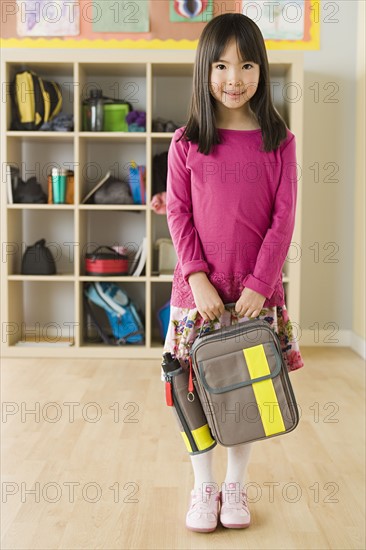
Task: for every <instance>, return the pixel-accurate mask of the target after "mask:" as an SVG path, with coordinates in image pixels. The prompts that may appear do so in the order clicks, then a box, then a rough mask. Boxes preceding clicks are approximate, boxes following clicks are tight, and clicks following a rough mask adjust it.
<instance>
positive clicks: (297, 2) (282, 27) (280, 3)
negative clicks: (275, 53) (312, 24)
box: [242, 0, 305, 40]
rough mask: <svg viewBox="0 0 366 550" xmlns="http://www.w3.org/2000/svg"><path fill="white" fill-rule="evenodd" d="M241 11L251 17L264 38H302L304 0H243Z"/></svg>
mask: <svg viewBox="0 0 366 550" xmlns="http://www.w3.org/2000/svg"><path fill="white" fill-rule="evenodd" d="M242 13H243V14H244V15H247V16H248V17H250V18H251V19H253V21H254V22H255V23H256V24H257V25H258V27H259V28H260V30H261V32H262V34H263V37H264V39H265V40H303V39H304V36H305V1H304V0H291V2H289V0H275V1H268V0H256V1H255V2H251V1H244V2H243V9H242Z"/></svg>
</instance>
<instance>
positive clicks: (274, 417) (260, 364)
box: [243, 344, 286, 436]
mask: <svg viewBox="0 0 366 550" xmlns="http://www.w3.org/2000/svg"><path fill="white" fill-rule="evenodd" d="M243 353H244V357H245V360H246V364H247V367H248V371H249V375H250V378H251V379H252V380H253V379H255V378H260V377H261V376H266V375H268V374H270V373H271V371H270V369H269V365H268V361H267V357H266V354H265V351H264V347H263V344H259V345H258V346H253V347H251V348H248V349H243ZM252 388H253V392H254V396H255V399H256V401H257V405H258V408H259V412H260V415H261V419H262V424H263V428H264V432H265V434H266V436H268V435H273V434H277V433H280V432H284V431H286V428H285V425H284V423H283V417H282V413H281V410H280V407H279V404H278V399H277V395H276V392H275V389H274V386H273V381H272V378H267V380H260V381H259V382H253V384H252Z"/></svg>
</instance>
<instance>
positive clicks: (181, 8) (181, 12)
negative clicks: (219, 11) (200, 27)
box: [170, 0, 213, 23]
mask: <svg viewBox="0 0 366 550" xmlns="http://www.w3.org/2000/svg"><path fill="white" fill-rule="evenodd" d="M212 16H213V13H212V0H170V21H172V22H174V23H179V22H185V23H187V22H189V23H195V22H199V23H202V22H206V21H209V20H210V19H212Z"/></svg>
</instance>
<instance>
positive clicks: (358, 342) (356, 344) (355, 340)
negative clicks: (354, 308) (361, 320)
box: [350, 331, 366, 359]
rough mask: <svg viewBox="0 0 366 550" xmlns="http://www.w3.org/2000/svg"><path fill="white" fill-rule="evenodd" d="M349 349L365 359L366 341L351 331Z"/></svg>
mask: <svg viewBox="0 0 366 550" xmlns="http://www.w3.org/2000/svg"><path fill="white" fill-rule="evenodd" d="M350 347H351V348H352V349H353V351H355V352H356V353H358V355H360V356H361V357H362V358H363V359H366V340H365V339H363V338H361V336H359V335H358V334H356V333H355V332H353V331H351V343H350Z"/></svg>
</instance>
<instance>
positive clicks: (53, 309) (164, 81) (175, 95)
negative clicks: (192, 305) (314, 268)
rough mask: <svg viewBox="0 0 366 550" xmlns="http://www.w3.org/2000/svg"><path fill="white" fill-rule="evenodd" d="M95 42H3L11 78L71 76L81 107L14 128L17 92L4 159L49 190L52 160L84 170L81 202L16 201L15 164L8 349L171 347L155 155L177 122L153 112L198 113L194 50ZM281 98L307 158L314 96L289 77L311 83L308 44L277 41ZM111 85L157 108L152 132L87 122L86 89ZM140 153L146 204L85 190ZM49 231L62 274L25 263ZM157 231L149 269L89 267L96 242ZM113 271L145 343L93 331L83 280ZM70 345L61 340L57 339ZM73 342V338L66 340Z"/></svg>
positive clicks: (4, 224) (4, 207)
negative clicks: (68, 121) (96, 200)
mask: <svg viewBox="0 0 366 550" xmlns="http://www.w3.org/2000/svg"><path fill="white" fill-rule="evenodd" d="M90 57H91V56H90V52H88V51H83V50H80V51H67V50H65V51H58V50H47V51H42V50H34V51H31V50H30V51H26V50H16V49H13V50H10V49H9V50H4V51H3V52H2V59H1V74H2V89H3V90H7V89H8V87H7V85H8V84H9V83H10V82H11V81H12V79H13V76H14V73H15V72H16V71H18V70H20V69H23V68H24V67H26V68H29V69H31V70H33V71H35V72H36V73H38V74H39V75H40V76H41V77H43V78H45V79H52V80H56V81H58V82H59V83H60V85H61V88H62V95H63V112H64V113H67V114H73V116H74V131H72V132H51V131H47V132H42V131H38V132H26V131H24V132H23V131H22V132H19V131H13V130H11V129H10V127H11V105H10V97H9V96H7V98H6V101H3V102H2V104H1V158H2V160H3V166H4V165H5V164H4V163H8V164H15V165H16V166H18V167H19V169H20V175H21V177H22V178H23V179H28V178H29V177H31V176H33V175H35V176H36V177H37V181H39V182H40V183H41V185H42V187H43V189H44V191H45V192H47V175H48V173H49V171H50V167H51V166H52V164H55V165H57V166H63V167H66V168H70V169H72V170H73V171H74V203H73V204H63V205H56V204H9V203H8V200H7V182H6V174H5V172H6V171H5V170H2V182H1V183H2V185H1V234H2V241H3V245H2V249H3V251H2V262H1V276H2V282H1V318H2V335H1V352H2V355H3V356H28V357H31V356H34V357H37V356H44V357H59V356H65V357H90V358H92V357H100V358H107V357H111V358H119V357H124V358H141V359H143V358H160V357H161V355H162V350H163V340H162V337H161V334H160V332H159V323H158V318H157V312H158V310H159V308H161V307H162V306H163V305H164V304H165V303H166V302H167V300H168V299H169V297H170V292H171V285H172V280H173V276H172V275H161V276H160V275H158V274H157V272H158V271H157V269H158V267H157V252H156V249H155V247H154V243H155V241H156V240H157V239H159V238H169V237H170V235H169V230H168V226H167V221H166V216H164V215H157V214H156V213H155V212H154V211H153V210H152V209H151V208H150V201H151V198H152V189H153V182H152V162H153V157H154V155H155V154H158V153H161V152H164V151H167V150H168V148H169V144H170V141H171V139H172V136H173V133H171V132H170V133H164V132H153V131H152V122H153V120H154V119H157V118H162V119H164V120H165V121H169V120H171V121H173V122H174V123H175V124H176V125H177V126H178V127H179V126H183V125H184V124H185V122H186V119H187V113H188V106H189V99H190V95H191V90H192V75H193V64H194V58H195V52H194V51H160V50H159V51H158V50H156V51H154V50H151V51H139V50H136V51H131V50H129V51H126V52H124V51H123V50H118V51H117V50H116V51H110V52H108V59H106V52H105V51H98V50H96V51H93V55H92V58H93V61H90ZM269 61H270V73H271V79H273V81H275V82H276V83H279V85H278V84H277V85H276V86H273V94H274V95H273V100H274V103H275V106H276V108H277V109H278V111H279V112H280V113H281V115H282V116H283V117H284V119H285V120H286V123H287V125H288V126H289V128H290V129H291V130H292V131H293V132H294V133H295V135H296V141H297V159H298V163H299V164H300V165H301V163H302V132H303V98H302V97H298V98H297V100H296V101H290V100H288V98H287V95H286V89H287V88H286V86H287V85H288V84H290V83H294V82H296V86H297V88H298V87H299V86H300V88H301V89H303V54H302V53H301V52H281V51H270V52H269ZM95 86H98V87H101V88H102V90H103V95H105V96H108V97H112V98H123V99H125V100H127V101H129V102H130V103H131V104H132V106H133V109H135V110H142V111H146V131H145V132H141V133H140V132H131V133H129V132H85V131H83V130H82V100H83V99H84V98H85V97H87V95H88V93H89V90H90V88H91V87H95ZM131 161H135V162H137V164H143V165H145V167H146V205H95V204H82V200H83V198H84V197H85V195H86V193H87V192H88V191H89V190H90V189H91V188H92V187H93V186H94V185H95V183H96V182H97V181H98V179H99V178H100V176H102V175H104V174H105V173H106V172H107V170H111V172H112V174H114V175H118V176H119V177H121V178H122V179H126V175H127V170H128V166H129V163H130V162H131ZM297 212H298V213H297V218H296V226H295V231H294V236H293V242H294V243H296V244H297V245H299V244H300V243H301V231H300V228H301V217H300V213H301V182H299V188H298V205H297ZM41 238H44V239H46V243H47V244H50V245H52V247H51V250H52V252H53V253H54V255H55V260H56V266H57V274H56V275H54V276H52V275H49V276H35V275H33V276H26V275H22V274H21V261H22V255H23V253H24V251H25V249H26V247H27V246H29V245H31V244H34V242H36V241H37V240H39V239H41ZM143 238H146V239H147V245H148V249H147V261H146V265H145V269H144V271H143V273H142V275H141V276H139V277H131V276H128V277H105V278H98V277H91V276H87V275H86V274H85V270H84V254H85V250H86V249H88V251H90V248H91V247H92V246H93V245H94V244H95V245H102V244H104V245H110V246H112V245H117V244H118V245H120V246H123V245H127V243H128V244H130V245H131V243H133V244H134V245H136V247H138V246H139V244H140V243H141V241H142V239H143ZM98 280H103V281H114V282H116V284H118V285H119V286H121V287H122V288H123V289H124V290H126V292H127V293H128V295H129V296H131V298H132V299H133V300H134V301H135V302H136V304H137V305H138V307H139V308H140V310H141V311H142V313H143V316H144V326H145V339H144V342H143V344H141V345H125V346H107V345H105V344H103V343H100V342H98V341H97V340H96V339H95V340H93V339H92V338H90V335H89V334H88V333H87V332H88V327H86V317H85V312H84V306H83V292H84V287H85V285H87V284H88V283H90V282H91V281H98ZM283 282H284V286H285V292H286V304H287V307H288V309H289V312H290V316H291V319H292V320H293V321H294V322H299V300H300V262H299V258H295V259H294V258H288V261H286V262H285V266H284V278H283ZM27 334H29V335H32V334H33V335H34V337H35V338H37V337H39V338H40V340H41V342H44V341H45V340H46V343H43V344H42V343H37V344H35V345H32V346H22V345H17V342H19V341H20V340H22V338H24V335H27ZM57 338H58V339H59V345H52V342H55V341H56V342H57V341H58V340H57ZM69 341H71V342H72V345H71V346H70V345H66V344H65V342H66V343H67V342H69Z"/></svg>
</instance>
